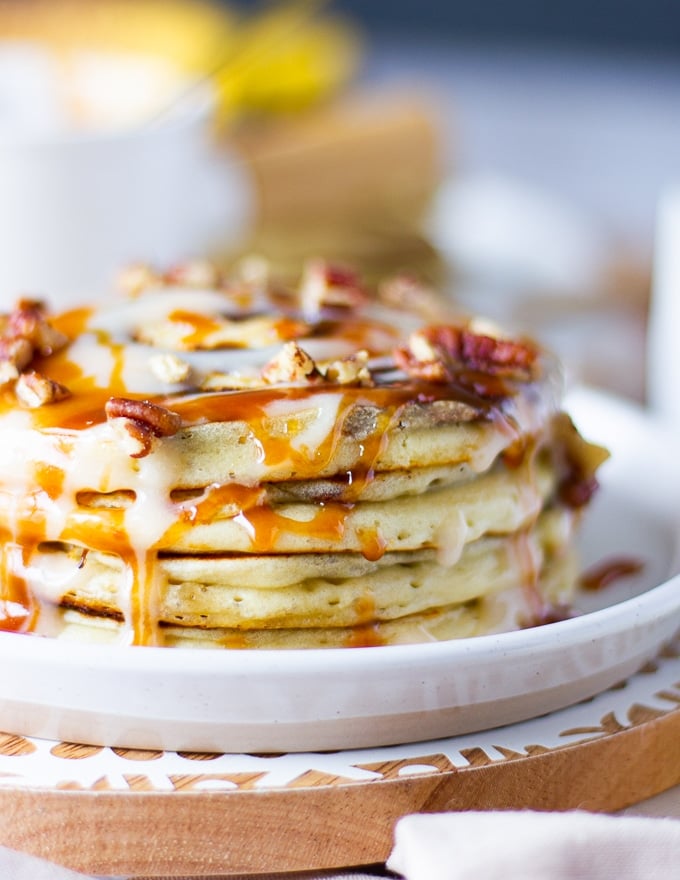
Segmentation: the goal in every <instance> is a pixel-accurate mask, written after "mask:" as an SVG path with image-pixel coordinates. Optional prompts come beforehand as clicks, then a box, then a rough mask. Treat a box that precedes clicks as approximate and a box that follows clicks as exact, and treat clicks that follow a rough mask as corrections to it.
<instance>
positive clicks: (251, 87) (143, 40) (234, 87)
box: [0, 0, 360, 118]
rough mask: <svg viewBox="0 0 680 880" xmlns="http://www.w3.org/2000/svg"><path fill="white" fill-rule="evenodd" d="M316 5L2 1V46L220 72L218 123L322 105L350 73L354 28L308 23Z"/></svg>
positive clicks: (355, 50)
mask: <svg viewBox="0 0 680 880" xmlns="http://www.w3.org/2000/svg"><path fill="white" fill-rule="evenodd" d="M318 5H319V4H315V3H307V4H303V3H299V2H298V3H282V4H280V3H275V4H270V5H267V6H264V7H262V9H261V10H260V11H259V12H258V13H257V14H254V15H250V16H246V15H243V14H239V13H238V12H237V11H236V10H235V9H233V8H231V7H229V6H225V5H219V4H216V3H209V2H204V0H97V2H88V0H52V2H51V0H0V39H3V40H15V41H16V40H20V41H27V42H28V41H33V42H39V43H43V44H45V45H47V46H49V47H51V48H53V49H55V51H58V52H59V53H62V54H68V53H69V52H72V51H80V50H83V49H86V50H88V51H93V50H94V51H96V50H100V51H106V52H124V53H134V54H146V55H156V56H159V57H162V58H164V59H166V60H169V61H171V62H172V63H173V64H175V65H176V66H177V67H178V69H179V70H180V71H182V72H183V73H185V74H188V75H189V76H190V77H195V78H201V77H204V76H212V75H213V74H214V73H215V72H216V71H218V69H219V75H218V76H216V77H215V82H216V85H217V88H218V93H219V97H220V114H221V116H222V117H223V118H225V117H232V116H234V115H235V114H242V113H246V114H247V113H250V112H252V111H256V112H266V113H271V112H277V113H278V112H287V111H295V110H298V109H300V108H304V107H308V106H310V105H311V104H313V103H315V102H316V101H319V100H322V99H324V98H326V97H328V96H329V95H330V94H332V93H334V92H335V91H337V90H338V89H339V88H341V87H342V86H343V85H344V84H345V83H346V82H347V81H348V80H349V79H350V78H351V76H352V75H353V73H354V72H355V70H356V67H357V64H358V60H359V56H360V41H359V39H358V35H357V33H356V31H355V29H354V28H353V27H352V26H351V25H349V24H348V23H346V22H344V21H340V20H339V19H334V18H330V17H316V16H315V14H314V13H315V12H316V9H317V7H318ZM305 6H306V7H309V10H308V14H305ZM300 12H302V13H303V14H300Z"/></svg>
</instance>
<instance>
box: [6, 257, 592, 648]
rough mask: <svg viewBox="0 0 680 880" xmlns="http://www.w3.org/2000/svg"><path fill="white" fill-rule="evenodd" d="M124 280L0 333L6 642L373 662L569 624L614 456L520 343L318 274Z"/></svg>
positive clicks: (319, 270)
mask: <svg viewBox="0 0 680 880" xmlns="http://www.w3.org/2000/svg"><path fill="white" fill-rule="evenodd" d="M260 268H262V267H260ZM251 269H252V267H251ZM125 278H126V286H127V291H123V292H121V295H120V297H119V298H118V299H117V300H116V301H114V302H113V303H112V304H102V305H100V306H98V307H91V308H81V309H77V310H74V311H71V312H68V313H65V314H61V315H51V314H50V313H49V312H48V310H47V308H46V307H45V306H44V305H43V304H42V303H39V302H34V301H29V300H23V301H20V302H18V303H17V306H16V308H15V310H14V311H13V312H11V313H10V314H8V315H5V316H3V317H2V318H0V443H1V444H2V456H0V537H1V538H2V542H3V553H2V559H1V571H0V575H1V581H0V629H5V630H9V631H12V632H21V633H35V634H39V635H51V636H55V637H59V638H79V639H82V638H85V639H93V640H100V641H101V640H103V641H107V640H109V641H111V640H112V641H114V642H118V643H121V644H136V645H168V646H181V647H185V646H187V647H222V648H225V647H227V648H234V647H237V648H251V647H260V648H276V647H336V646H369V645H370V646H373V645H381V644H393V643H403V642H408V641H420V640H431V639H439V638H456V637H460V636H467V635H474V634H480V633H484V632H497V631H501V630H504V629H516V628H518V627H522V626H530V625H535V624H536V623H540V622H541V621H545V620H550V619H555V616H556V612H555V609H560V613H563V612H564V609H565V608H568V606H569V602H570V600H571V597H572V593H573V590H574V587H575V584H576V580H577V578H576V575H575V573H574V572H575V569H574V557H573V553H572V549H571V544H572V536H573V532H574V529H575V526H576V525H577V523H578V519H579V514H580V510H581V508H582V507H584V506H585V504H586V503H587V501H588V500H589V498H590V496H591V495H592V492H593V491H594V490H595V488H596V485H597V484H596V479H595V471H596V469H597V467H598V466H599V464H600V462H601V461H602V460H604V458H605V457H606V453H605V452H604V450H601V449H600V448H598V447H594V446H592V445H589V444H587V443H586V442H585V441H584V440H582V438H581V437H580V435H579V434H578V432H577V431H576V429H575V427H574V426H573V425H572V423H571V421H570V420H569V418H568V417H567V416H566V415H565V414H564V413H562V412H561V409H560V407H561V404H560V397H561V382H560V374H559V368H558V366H557V365H556V364H555V362H554V361H553V359H552V358H551V357H550V356H549V355H548V354H546V353H545V352H543V351H542V350H541V349H540V348H539V347H538V346H537V345H536V344H535V343H533V342H530V341H526V340H514V339H510V338H508V337H506V336H504V335H503V334H502V332H501V331H499V330H498V329H496V328H492V327H490V326H488V325H486V324H483V323H482V322H480V321H479V320H477V319H467V318H465V319H464V318H460V317H458V316H455V317H452V316H451V315H450V314H449V313H448V311H447V309H446V308H445V307H444V306H442V314H441V320H439V321H438V322H433V320H432V303H431V301H430V300H429V299H428V312H429V316H428V321H427V323H424V322H423V320H422V319H421V318H420V317H419V314H418V309H419V307H420V305H422V303H421V299H420V298H419V293H422V294H423V297H425V291H420V292H419V290H418V288H417V285H415V284H414V283H413V282H412V281H411V282H409V284H408V285H404V284H403V283H402V284H401V286H400V285H399V284H396V287H395V283H394V282H392V284H391V286H390V284H389V283H388V284H386V285H384V286H383V287H382V288H381V290H380V291H379V292H374V293H372V292H367V291H366V290H365V289H364V287H363V286H362V284H361V282H360V281H359V279H357V278H356V277H355V276H354V275H353V274H352V273H351V272H348V271H346V270H340V269H337V268H335V267H331V266H328V265H327V264H325V263H323V262H322V261H313V262H311V263H310V264H309V265H308V266H307V267H306V269H305V272H304V275H303V278H302V280H301V281H300V284H299V286H298V287H296V288H294V287H290V288H289V287H286V286H283V285H281V284H280V283H274V282H272V281H271V280H270V279H268V278H267V277H266V273H263V271H258V272H256V273H253V272H252V271H251V270H248V271H247V272H246V271H240V272H239V271H235V272H234V275H233V277H230V278H226V277H224V276H223V275H222V274H221V273H220V272H218V271H217V270H216V269H215V268H214V267H212V266H209V265H206V264H188V265H184V266H180V267H176V268H174V269H173V270H171V271H169V272H167V273H165V274H160V273H156V272H154V271H153V270H151V269H149V268H148V267H136V268H135V269H133V270H130V271H129V272H128V273H127V274H126V276H125ZM395 289H399V290H402V291H403V290H408V291H409V296H410V298H411V301H410V302H402V303H400V304H399V305H398V306H396V305H395V304H394V302H393V300H394V296H393V295H392V296H390V295H389V293H390V291H392V293H393V292H394V290H395ZM383 294H385V295H384V296H383ZM387 300H389V303H388V302H387ZM423 301H424V299H423Z"/></svg>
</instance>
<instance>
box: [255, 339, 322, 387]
mask: <svg viewBox="0 0 680 880" xmlns="http://www.w3.org/2000/svg"><path fill="white" fill-rule="evenodd" d="M261 376H262V378H263V379H264V381H265V382H266V383H267V384H268V385H278V384H279V383H284V382H316V381H318V380H319V379H320V378H321V373H320V372H319V370H318V368H317V366H316V364H315V363H314V360H313V359H312V358H311V357H310V356H309V355H308V354H307V352H306V351H305V350H304V349H302V348H300V346H299V345H298V344H297V342H287V343H286V344H285V345H284V346H283V348H282V349H281V351H280V352H279V353H278V354H277V355H276V357H275V358H273V359H272V360H271V361H269V363H268V364H265V366H264V367H263V368H262V372H261Z"/></svg>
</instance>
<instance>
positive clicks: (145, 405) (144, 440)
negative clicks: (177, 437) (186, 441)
mask: <svg viewBox="0 0 680 880" xmlns="http://www.w3.org/2000/svg"><path fill="white" fill-rule="evenodd" d="M104 411H105V413H106V419H107V421H108V422H109V424H111V426H112V427H113V429H114V430H115V431H116V433H117V435H118V437H119V439H120V440H121V441H122V443H123V447H124V449H125V451H126V452H127V453H128V455H129V456H131V458H144V456H146V455H148V454H149V453H150V452H152V451H153V450H154V448H155V446H156V442H157V441H158V440H159V439H160V438H161V437H172V436H173V434H176V433H177V432H178V431H179V429H180V428H181V426H182V418H181V416H179V415H178V414H177V413H175V412H172V410H169V409H166V408H165V407H164V406H158V405H157V404H155V403H151V402H150V401H148V400H132V399H130V398H127V397H110V398H109V399H108V400H107V401H106V404H105V406H104Z"/></svg>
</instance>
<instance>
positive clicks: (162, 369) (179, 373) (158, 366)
mask: <svg viewBox="0 0 680 880" xmlns="http://www.w3.org/2000/svg"><path fill="white" fill-rule="evenodd" d="M149 367H150V369H151V372H152V373H153V374H154V376H155V377H156V378H157V379H160V381H161V382H166V383H167V384H168V385H178V384H180V383H181V382H186V380H187V379H188V378H189V374H190V373H191V364H188V363H187V362H186V361H183V360H182V359H181V358H178V357H177V355H176V354H172V353H171V352H167V353H164V354H155V355H153V356H152V357H150V358H149Z"/></svg>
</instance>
